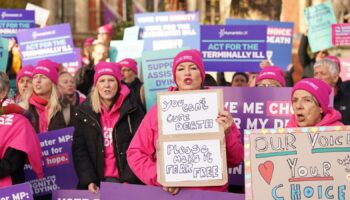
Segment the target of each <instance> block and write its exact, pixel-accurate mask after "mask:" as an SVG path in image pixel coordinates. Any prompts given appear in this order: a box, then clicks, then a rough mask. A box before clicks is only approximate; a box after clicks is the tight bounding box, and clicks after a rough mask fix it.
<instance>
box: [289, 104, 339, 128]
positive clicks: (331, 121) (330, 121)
mask: <svg viewBox="0 0 350 200" xmlns="http://www.w3.org/2000/svg"><path fill="white" fill-rule="evenodd" d="M340 119H341V114H340V113H339V112H338V111H337V110H335V109H334V108H328V111H327V112H326V115H325V116H324V117H323V118H322V119H321V121H320V122H319V123H318V124H316V125H315V126H344V124H343V123H341V122H340V121H339V120H340ZM291 127H299V126H298V124H297V122H296V120H295V115H292V116H291V117H290V120H289V122H288V124H287V128H291Z"/></svg>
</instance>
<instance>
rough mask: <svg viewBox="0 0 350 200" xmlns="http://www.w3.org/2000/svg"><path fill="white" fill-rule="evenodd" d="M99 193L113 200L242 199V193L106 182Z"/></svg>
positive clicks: (108, 199) (105, 199)
mask: <svg viewBox="0 0 350 200" xmlns="http://www.w3.org/2000/svg"><path fill="white" fill-rule="evenodd" d="M100 194H101V199H103V200H115V199H116V197H118V200H130V199H142V200H155V199H162V200H213V199H220V200H244V195H243V194H232V193H227V192H211V191H204V190H188V189H186V188H181V190H180V192H179V193H178V194H176V195H171V194H170V193H168V192H165V191H164V190H163V189H162V187H156V186H149V185H147V186H145V185H132V184H120V183H106V182H102V183H101V190H100Z"/></svg>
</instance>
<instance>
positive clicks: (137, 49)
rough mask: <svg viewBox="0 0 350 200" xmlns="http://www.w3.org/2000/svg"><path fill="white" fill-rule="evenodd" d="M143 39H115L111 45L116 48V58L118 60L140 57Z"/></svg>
mask: <svg viewBox="0 0 350 200" xmlns="http://www.w3.org/2000/svg"><path fill="white" fill-rule="evenodd" d="M143 43H144V42H143V40H135V41H123V40H113V41H111V47H113V48H115V49H116V51H117V52H116V58H115V60H116V61H117V62H118V61H120V60H122V59H124V58H140V57H142V52H143Z"/></svg>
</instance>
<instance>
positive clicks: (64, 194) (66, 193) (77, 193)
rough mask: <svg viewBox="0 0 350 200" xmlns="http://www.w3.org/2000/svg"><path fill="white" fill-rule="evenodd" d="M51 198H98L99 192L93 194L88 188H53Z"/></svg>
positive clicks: (79, 199)
mask: <svg viewBox="0 0 350 200" xmlns="http://www.w3.org/2000/svg"><path fill="white" fill-rule="evenodd" d="M52 199H56V200H99V199H100V193H98V194H95V193H92V192H90V191H89V190H55V191H52Z"/></svg>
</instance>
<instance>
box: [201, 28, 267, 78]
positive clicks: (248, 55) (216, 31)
mask: <svg viewBox="0 0 350 200" xmlns="http://www.w3.org/2000/svg"><path fill="white" fill-rule="evenodd" d="M266 29H267V26H266V25H254V26H253V25H252V26H243V25H237V26H233V25H202V26H201V37H200V38H201V52H202V55H203V62H204V66H205V69H206V70H207V71H220V72H224V71H235V72H246V71H250V72H254V71H255V72H257V71H260V70H261V69H260V67H259V64H260V62H261V61H262V60H266Z"/></svg>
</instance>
